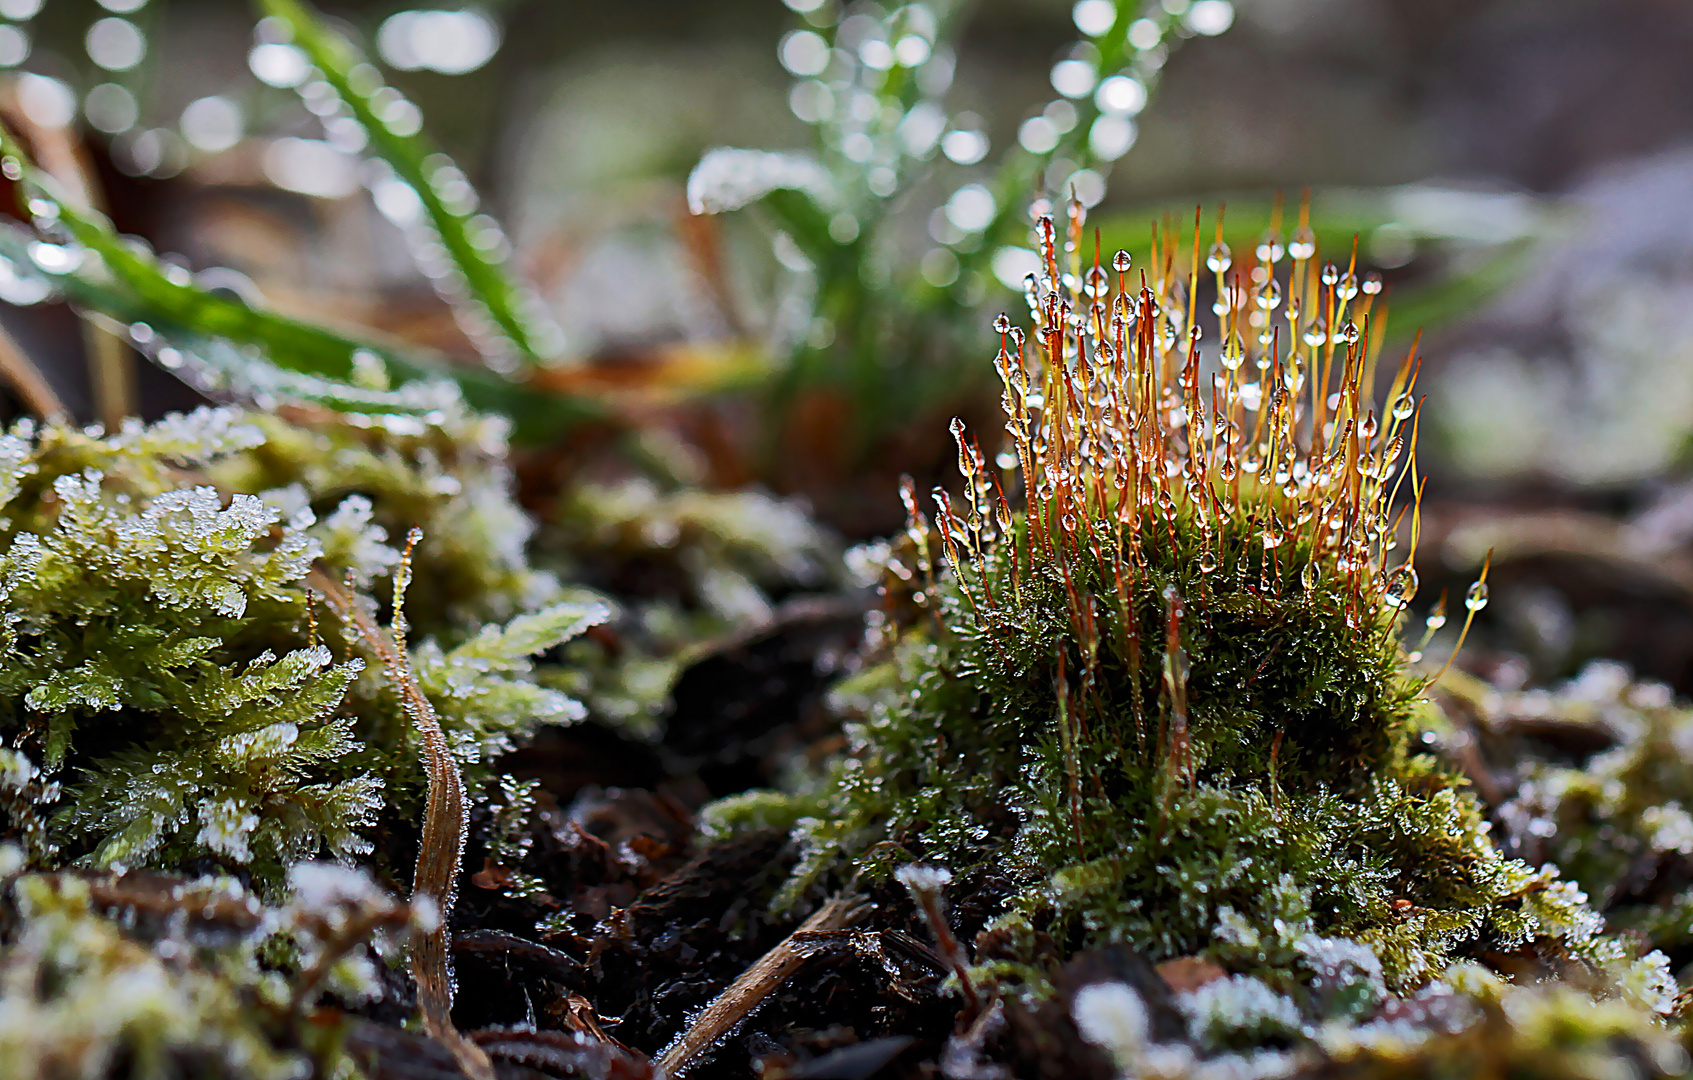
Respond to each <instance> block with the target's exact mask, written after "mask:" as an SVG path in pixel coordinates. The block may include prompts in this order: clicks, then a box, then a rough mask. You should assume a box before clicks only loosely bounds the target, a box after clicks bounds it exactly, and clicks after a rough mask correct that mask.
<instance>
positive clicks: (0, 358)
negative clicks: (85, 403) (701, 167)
mask: <svg viewBox="0 0 1693 1080" xmlns="http://www.w3.org/2000/svg"><path fill="white" fill-rule="evenodd" d="M0 378H4V379H5V380H6V383H7V385H9V386H10V387H11V388H12V389H13V390H15V391H17V394H18V397H19V398H20V399H21V400H22V401H23V403H24V405H25V406H26V407H27V408H28V409H29V411H30V412H32V413H34V414H35V415H37V416H39V417H41V418H42V419H43V420H59V419H63V418H64V417H65V416H67V415H69V414H68V413H66V412H65V403H64V402H63V401H60V400H59V395H58V394H57V393H55V392H54V390H53V384H52V383H50V382H48V381H47V377H46V376H45V375H43V374H41V369H40V368H38V367H36V366H35V362H34V361H33V360H31V359H30V358H29V354H28V353H26V352H24V351H23V349H22V348H21V347H19V345H18V343H17V340H16V339H15V338H13V337H12V335H11V334H9V333H7V332H6V330H5V328H4V327H0Z"/></svg>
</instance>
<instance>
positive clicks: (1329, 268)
mask: <svg viewBox="0 0 1693 1080" xmlns="http://www.w3.org/2000/svg"><path fill="white" fill-rule="evenodd" d="M1339 280H1340V267H1338V266H1336V265H1335V264H1334V263H1324V264H1323V284H1324V285H1333V284H1334V283H1335V282H1337V281H1339Z"/></svg>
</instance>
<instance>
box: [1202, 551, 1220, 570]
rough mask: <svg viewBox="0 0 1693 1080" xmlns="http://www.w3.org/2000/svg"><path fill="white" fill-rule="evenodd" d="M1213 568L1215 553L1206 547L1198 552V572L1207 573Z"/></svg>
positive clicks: (1214, 566)
mask: <svg viewBox="0 0 1693 1080" xmlns="http://www.w3.org/2000/svg"><path fill="white" fill-rule="evenodd" d="M1215 569H1217V553H1216V552H1214V551H1212V550H1211V549H1210V548H1206V549H1205V550H1203V551H1201V552H1200V553H1199V572H1200V573H1201V574H1209V573H1211V572H1212V571H1213V570H1215Z"/></svg>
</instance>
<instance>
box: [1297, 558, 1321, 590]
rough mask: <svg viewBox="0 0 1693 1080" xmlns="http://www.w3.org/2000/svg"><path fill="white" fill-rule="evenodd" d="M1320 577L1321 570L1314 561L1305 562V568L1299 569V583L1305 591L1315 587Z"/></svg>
mask: <svg viewBox="0 0 1693 1080" xmlns="http://www.w3.org/2000/svg"><path fill="white" fill-rule="evenodd" d="M1322 577H1323V572H1322V570H1320V569H1318V567H1317V564H1316V563H1314V562H1308V563H1306V564H1305V569H1303V570H1301V571H1299V581H1300V584H1302V585H1304V586H1305V588H1306V590H1307V591H1309V590H1311V589H1315V588H1316V587H1317V582H1319V581H1321V580H1322Z"/></svg>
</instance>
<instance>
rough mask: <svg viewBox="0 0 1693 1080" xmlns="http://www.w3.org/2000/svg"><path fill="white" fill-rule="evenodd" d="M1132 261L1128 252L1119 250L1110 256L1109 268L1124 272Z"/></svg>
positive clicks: (1126, 271)
mask: <svg viewBox="0 0 1693 1080" xmlns="http://www.w3.org/2000/svg"><path fill="white" fill-rule="evenodd" d="M1133 262H1134V260H1133V259H1131V258H1130V257H1129V253H1128V252H1126V251H1122V250H1119V251H1118V252H1117V254H1115V255H1113V256H1112V257H1111V269H1113V270H1115V271H1117V273H1119V274H1126V273H1128V272H1129V267H1130V266H1131V265H1133Z"/></svg>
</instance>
